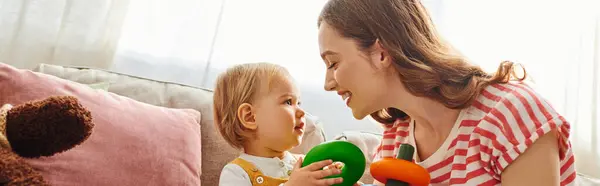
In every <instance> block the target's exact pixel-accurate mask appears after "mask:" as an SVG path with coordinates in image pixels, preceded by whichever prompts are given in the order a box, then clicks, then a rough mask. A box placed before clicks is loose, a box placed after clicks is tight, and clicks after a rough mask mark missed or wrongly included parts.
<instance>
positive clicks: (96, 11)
mask: <svg viewBox="0 0 600 186" xmlns="http://www.w3.org/2000/svg"><path fill="white" fill-rule="evenodd" d="M128 3H129V2H128V0H93V1H77V0H0V62H3V63H7V64H11V65H14V66H16V67H19V68H27V69H31V68H34V67H36V66H37V65H38V64H39V63H51V64H58V65H86V66H93V67H98V68H109V67H110V66H111V65H112V64H111V62H112V59H113V56H114V52H115V48H116V46H117V43H118V39H119V35H120V30H121V25H122V22H123V18H124V17H125V13H126V12H127V10H128V8H127V5H128Z"/></svg>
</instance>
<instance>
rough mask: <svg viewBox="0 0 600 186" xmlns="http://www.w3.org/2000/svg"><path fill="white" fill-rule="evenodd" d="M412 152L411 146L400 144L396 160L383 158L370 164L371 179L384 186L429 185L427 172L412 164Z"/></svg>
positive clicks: (429, 178)
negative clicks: (384, 185)
mask: <svg viewBox="0 0 600 186" xmlns="http://www.w3.org/2000/svg"><path fill="white" fill-rule="evenodd" d="M414 152H415V150H414V147H413V146H411V145H409V144H402V145H401V146H400V150H399V151H398V156H397V158H384V159H381V160H379V161H377V162H374V163H372V164H371V167H370V170H371V174H372V175H373V178H375V179H376V180H377V181H379V182H381V183H385V184H386V186H404V185H406V186H407V185H418V186H421V185H422V186H427V185H429V182H430V180H431V177H430V176H429V172H427V170H425V168H423V167H421V166H419V165H417V164H414V163H413V162H412V158H413V154H414Z"/></svg>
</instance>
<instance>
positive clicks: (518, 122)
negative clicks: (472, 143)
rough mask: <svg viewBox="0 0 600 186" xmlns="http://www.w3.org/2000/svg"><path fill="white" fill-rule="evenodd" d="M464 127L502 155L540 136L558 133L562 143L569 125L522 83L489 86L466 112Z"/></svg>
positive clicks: (547, 102)
mask: <svg viewBox="0 0 600 186" xmlns="http://www.w3.org/2000/svg"><path fill="white" fill-rule="evenodd" d="M468 113H470V115H469V117H468V118H467V119H466V120H469V121H476V122H466V123H469V124H465V122H463V126H466V127H473V130H472V134H474V135H476V136H479V137H480V138H482V139H485V141H489V142H492V143H493V144H485V145H492V146H491V147H494V148H500V149H502V150H504V151H506V150H507V149H510V148H513V147H519V148H521V150H523V149H524V148H526V147H525V146H528V145H529V144H530V143H531V142H534V141H535V140H537V138H539V137H540V136H542V135H544V134H546V133H549V132H550V131H552V130H557V131H558V134H559V136H561V141H562V143H566V141H564V140H566V139H568V136H569V128H570V124H569V122H568V121H567V120H566V119H565V118H564V117H563V116H562V115H561V114H559V113H558V111H556V110H555V109H554V107H553V106H552V104H551V103H550V102H549V101H548V100H546V99H545V98H544V97H543V96H542V95H541V94H539V93H538V92H536V91H535V90H534V89H533V88H532V87H531V86H529V85H526V84H524V83H505V84H493V85H489V86H488V87H486V88H485V89H483V90H482V91H481V95H480V96H479V97H478V99H477V100H476V101H475V102H474V103H473V105H472V106H471V107H470V108H469V112H468Z"/></svg>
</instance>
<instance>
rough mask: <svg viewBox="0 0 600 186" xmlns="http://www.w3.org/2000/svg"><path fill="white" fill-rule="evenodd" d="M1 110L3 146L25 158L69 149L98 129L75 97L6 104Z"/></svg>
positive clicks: (1, 140)
mask: <svg viewBox="0 0 600 186" xmlns="http://www.w3.org/2000/svg"><path fill="white" fill-rule="evenodd" d="M0 110H2V111H3V112H1V113H0V147H2V146H4V147H8V148H11V149H12V151H13V152H15V153H16V154H18V155H19V156H21V157H25V158H37V157H41V156H52V155H54V154H56V153H60V152H63V151H66V150H69V149H71V148H73V147H75V146H77V145H79V144H80V143H82V142H83V141H85V140H86V139H87V138H88V137H89V136H90V135H91V132H92V128H93V126H94V124H93V123H92V117H91V114H90V112H89V111H88V110H87V109H85V108H84V107H83V106H82V105H81V104H80V103H79V102H78V100H77V98H75V97H72V96H54V97H50V98H47V99H44V100H38V101H32V102H28V103H25V104H21V105H17V106H14V107H13V106H11V105H4V106H3V107H2V109H0ZM2 120H3V121H2ZM3 135H4V136H3ZM3 138H4V139H3ZM3 141H4V142H3Z"/></svg>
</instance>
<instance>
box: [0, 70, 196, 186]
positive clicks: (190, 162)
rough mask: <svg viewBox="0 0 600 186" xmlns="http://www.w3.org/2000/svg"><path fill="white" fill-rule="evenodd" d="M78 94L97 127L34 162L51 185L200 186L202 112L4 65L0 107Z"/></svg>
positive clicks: (1, 75)
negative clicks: (62, 149)
mask: <svg viewBox="0 0 600 186" xmlns="http://www.w3.org/2000/svg"><path fill="white" fill-rule="evenodd" d="M51 95H74V96H76V97H78V98H79V100H80V101H81V103H82V105H83V106H85V107H86V108H88V109H89V110H90V111H91V113H92V117H93V121H94V123H95V128H94V131H93V133H92V135H91V136H90V138H89V139H88V140H87V141H85V142H84V143H83V144H82V145H80V146H77V147H75V148H74V149H71V150H70V151H67V152H65V153H62V154H58V155H56V156H53V157H49V158H41V159H33V160H29V162H30V163H31V164H32V165H33V166H34V167H36V168H38V169H39V170H40V171H41V172H42V174H43V175H44V177H45V178H46V179H47V180H48V181H49V182H50V183H51V184H52V185H161V186H162V185H200V173H201V165H200V164H201V156H200V155H201V149H200V125H199V121H200V113H199V112H198V111H195V110H191V109H190V110H188V109H171V108H164V107H158V106H153V105H149V104H145V103H141V102H138V101H135V100H133V99H130V98H127V97H123V96H119V95H116V94H113V93H109V92H105V91H101V90H94V89H92V88H89V87H88V86H86V85H82V84H78V83H75V82H71V81H67V80H63V79H59V78H57V77H54V76H50V75H45V74H40V73H35V72H31V71H28V70H19V69H15V68H13V67H11V66H8V65H6V64H3V63H0V103H1V104H5V103H10V104H20V103H23V102H25V101H29V100H34V99H43V98H45V97H48V96H51Z"/></svg>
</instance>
